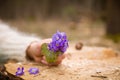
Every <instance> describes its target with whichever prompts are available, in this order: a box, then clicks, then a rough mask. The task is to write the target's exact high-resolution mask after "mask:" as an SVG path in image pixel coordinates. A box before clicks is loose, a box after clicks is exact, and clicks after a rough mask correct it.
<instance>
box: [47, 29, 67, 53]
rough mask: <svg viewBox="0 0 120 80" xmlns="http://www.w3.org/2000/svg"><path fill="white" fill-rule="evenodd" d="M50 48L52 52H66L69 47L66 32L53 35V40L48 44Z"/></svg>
mask: <svg viewBox="0 0 120 80" xmlns="http://www.w3.org/2000/svg"><path fill="white" fill-rule="evenodd" d="M48 48H49V50H50V51H52V52H58V51H60V52H62V53H64V52H65V51H66V49H67V48H68V39H67V36H66V34H65V33H64V32H59V31H57V33H55V34H54V35H53V36H52V42H51V43H50V44H48Z"/></svg>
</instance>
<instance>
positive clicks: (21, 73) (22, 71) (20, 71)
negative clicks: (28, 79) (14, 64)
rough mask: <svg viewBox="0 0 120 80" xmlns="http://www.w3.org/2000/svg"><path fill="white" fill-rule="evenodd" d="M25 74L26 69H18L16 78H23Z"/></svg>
mask: <svg viewBox="0 0 120 80" xmlns="http://www.w3.org/2000/svg"><path fill="white" fill-rule="evenodd" d="M23 74H24V68H23V67H22V68H20V67H18V68H17V72H16V76H22V75H23Z"/></svg>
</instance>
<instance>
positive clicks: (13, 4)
mask: <svg viewBox="0 0 120 80" xmlns="http://www.w3.org/2000/svg"><path fill="white" fill-rule="evenodd" d="M0 20H1V21H3V22H5V23H8V24H9V25H10V26H12V27H13V28H16V29H18V30H19V31H21V32H25V33H28V34H33V35H38V36H40V37H42V38H48V37H51V36H52V34H54V33H55V32H56V31H57V30H59V31H63V32H66V34H67V35H68V38H69V40H70V41H81V42H83V43H84V44H88V45H99V46H110V47H115V48H118V49H120V46H119V44H120V1H119V0H0Z"/></svg>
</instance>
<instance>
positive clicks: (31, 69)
mask: <svg viewBox="0 0 120 80" xmlns="http://www.w3.org/2000/svg"><path fill="white" fill-rule="evenodd" d="M28 72H29V73H30V74H37V73H39V69H38V68H30V69H29V70H28Z"/></svg>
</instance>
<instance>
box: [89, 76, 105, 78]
mask: <svg viewBox="0 0 120 80" xmlns="http://www.w3.org/2000/svg"><path fill="white" fill-rule="evenodd" d="M91 77H98V78H107V76H102V75H99V76H98V75H91Z"/></svg>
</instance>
